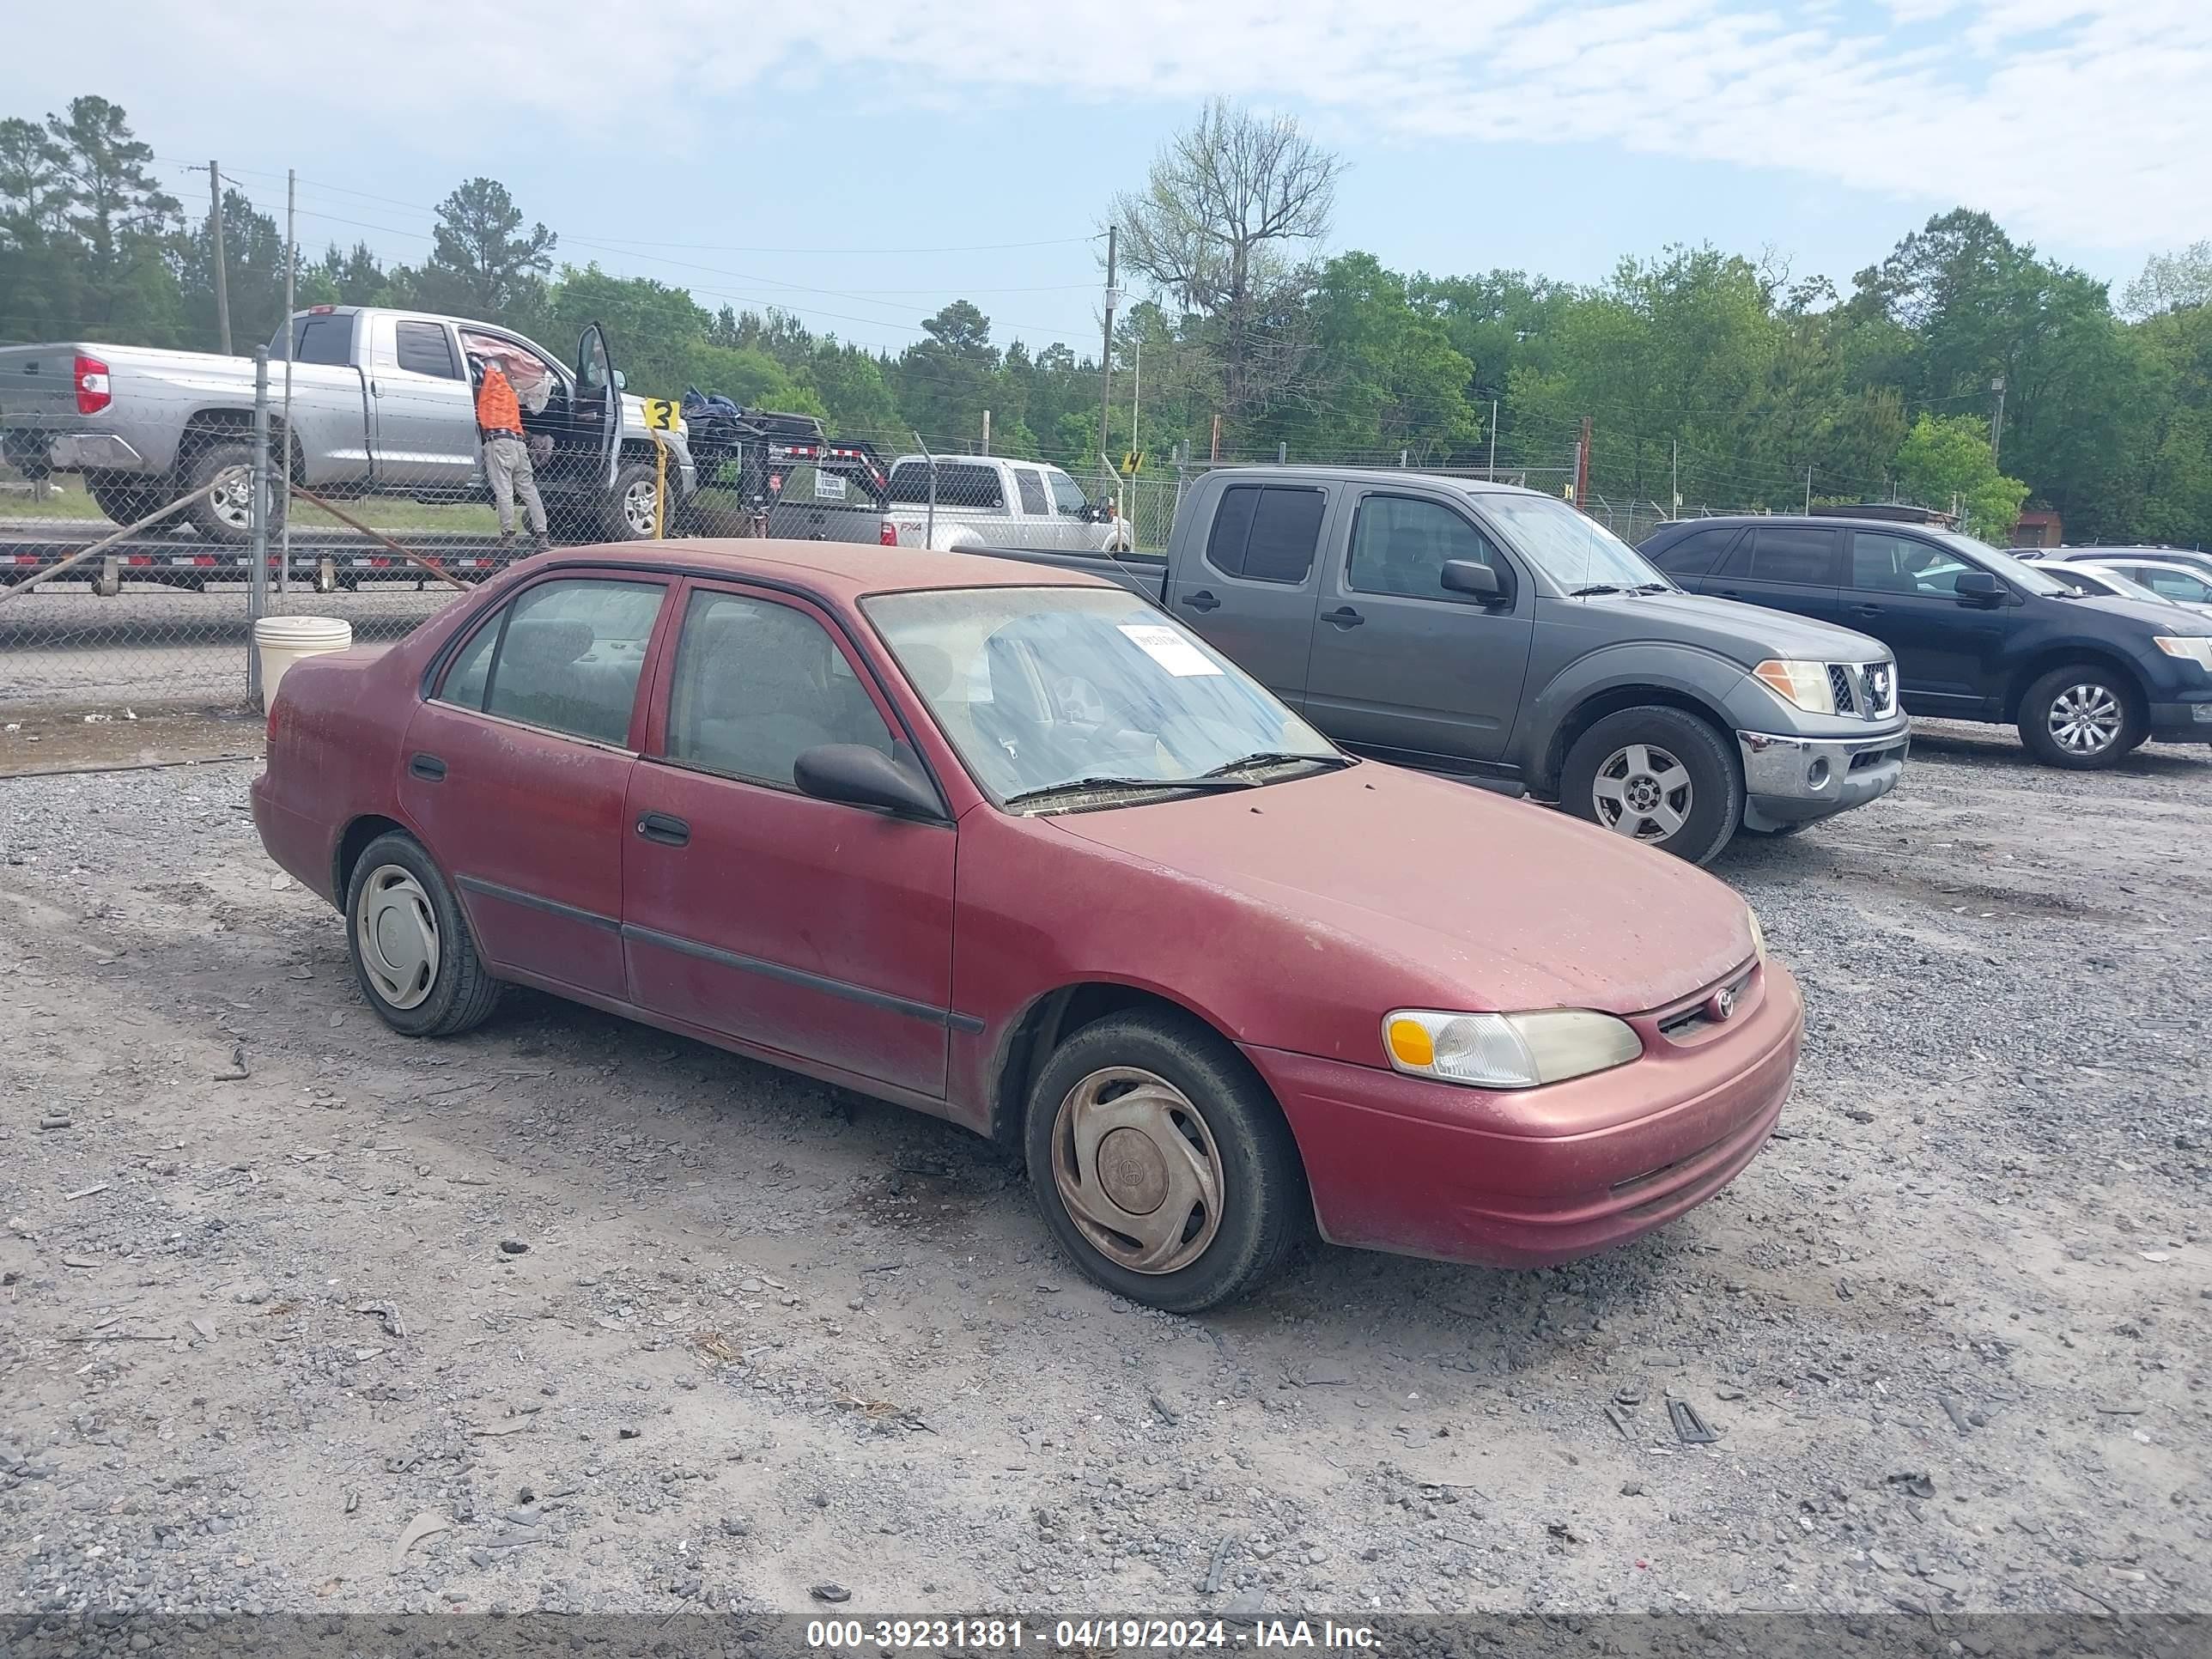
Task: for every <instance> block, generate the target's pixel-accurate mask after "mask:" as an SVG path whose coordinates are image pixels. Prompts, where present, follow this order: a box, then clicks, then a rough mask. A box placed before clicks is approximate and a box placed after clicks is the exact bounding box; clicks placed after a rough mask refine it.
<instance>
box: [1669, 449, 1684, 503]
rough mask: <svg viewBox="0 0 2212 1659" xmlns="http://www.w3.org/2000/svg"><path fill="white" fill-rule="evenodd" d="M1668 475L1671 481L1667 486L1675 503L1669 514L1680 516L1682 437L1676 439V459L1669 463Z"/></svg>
mask: <svg viewBox="0 0 2212 1659" xmlns="http://www.w3.org/2000/svg"><path fill="white" fill-rule="evenodd" d="M1668 478H1669V479H1670V481H1671V482H1669V483H1668V486H1667V493H1668V495H1671V496H1673V497H1674V502H1673V504H1672V505H1671V506H1670V507H1668V517H1670V518H1680V517H1681V515H1682V441H1681V440H1680V438H1677V439H1675V440H1674V459H1673V460H1672V461H1671V462H1670V463H1668Z"/></svg>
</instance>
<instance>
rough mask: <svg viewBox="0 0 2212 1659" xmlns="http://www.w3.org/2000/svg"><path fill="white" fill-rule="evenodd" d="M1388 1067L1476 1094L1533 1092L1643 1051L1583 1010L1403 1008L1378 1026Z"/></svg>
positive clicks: (1624, 1027) (1623, 1028)
mask: <svg viewBox="0 0 2212 1659" xmlns="http://www.w3.org/2000/svg"><path fill="white" fill-rule="evenodd" d="M1383 1052H1384V1053H1385V1054H1389V1057H1390V1064H1391V1066H1392V1067H1393V1068H1394V1069H1395V1070H1397V1071H1401V1072H1405V1073H1409V1074H1411V1075H1413V1076H1414V1077H1432V1078H1437V1079H1442V1080H1443V1081H1444V1082H1446V1083H1464V1084H1468V1085H1471V1086H1472V1087H1474V1088H1477V1089H1534V1088H1536V1087H1538V1086H1540V1085H1543V1084H1547V1083H1559V1082H1564V1081H1565V1079H1568V1078H1571V1077H1583V1076H1585V1075H1587V1074H1588V1073H1591V1072H1603V1071H1609V1070H1611V1069H1612V1068H1613V1066H1626V1064H1627V1063H1628V1062H1629V1061H1630V1060H1634V1059H1636V1058H1637V1057H1638V1056H1639V1055H1640V1054H1643V1052H1644V1042H1643V1039H1642V1038H1640V1037H1638V1036H1637V1035H1636V1032H1635V1030H1633V1029H1632V1027H1630V1026H1629V1025H1628V1024H1627V1023H1626V1021H1623V1020H1618V1019H1615V1018H1613V1016H1612V1015H1611V1014H1601V1013H1596V1012H1592V1011H1591V1010H1589V1009H1586V1008H1555V1009H1549V1010H1547V1011H1545V1012H1541V1013H1533V1014H1452V1013H1441V1012H1437V1011H1436V1010H1434V1009H1429V1008H1401V1009H1399V1010H1398V1011H1397V1012H1395V1013H1392V1014H1390V1015H1388V1016H1387V1017H1385V1018H1384V1019H1383Z"/></svg>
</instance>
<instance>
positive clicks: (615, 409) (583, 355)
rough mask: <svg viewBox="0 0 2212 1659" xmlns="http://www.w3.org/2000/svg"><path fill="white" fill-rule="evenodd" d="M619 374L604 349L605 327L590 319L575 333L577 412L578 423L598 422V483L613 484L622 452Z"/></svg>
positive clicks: (621, 411)
mask: <svg viewBox="0 0 2212 1659" xmlns="http://www.w3.org/2000/svg"><path fill="white" fill-rule="evenodd" d="M622 404H623V400H622V376H621V375H619V374H617V373H616V372H615V366H614V360H613V359H612V358H611V356H608V353H607V336H606V331H605V329H603V328H601V327H600V326H599V324H597V323H593V324H592V325H590V326H589V327H587V328H586V329H585V331H583V332H582V333H581V334H580V335H579V336H577V337H576V416H577V423H578V425H579V426H585V425H587V424H588V422H590V421H591V420H592V418H593V417H596V418H597V419H598V421H599V487H600V488H601V489H613V488H614V487H615V465H616V461H617V458H618V457H619V456H620V455H621V453H622V419H623V407H622Z"/></svg>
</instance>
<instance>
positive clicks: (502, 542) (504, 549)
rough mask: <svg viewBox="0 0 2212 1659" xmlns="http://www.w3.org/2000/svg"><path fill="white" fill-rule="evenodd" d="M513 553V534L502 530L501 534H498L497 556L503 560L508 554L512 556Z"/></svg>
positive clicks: (510, 531)
mask: <svg viewBox="0 0 2212 1659" xmlns="http://www.w3.org/2000/svg"><path fill="white" fill-rule="evenodd" d="M513 551H514V532H513V531H512V530H502V531H501V532H499V556H500V557H501V558H502V559H504V558H506V557H507V556H509V555H510V554H512V553H513Z"/></svg>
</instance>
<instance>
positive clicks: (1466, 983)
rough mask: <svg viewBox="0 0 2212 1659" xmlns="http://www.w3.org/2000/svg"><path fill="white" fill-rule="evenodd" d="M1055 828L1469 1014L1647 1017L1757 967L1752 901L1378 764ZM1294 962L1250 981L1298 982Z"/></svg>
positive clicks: (1546, 818) (1551, 815)
mask: <svg viewBox="0 0 2212 1659" xmlns="http://www.w3.org/2000/svg"><path fill="white" fill-rule="evenodd" d="M1045 821H1046V822H1048V823H1051V824H1053V825H1054V826H1055V827H1056V828H1058V829H1060V830H1062V831H1064V832H1065V833H1066V834H1068V835H1070V836H1075V837H1077V838H1079V839H1080V840H1082V841H1085V842H1091V843H1092V844H1093V845H1095V846H1097V847H1101V848H1110V849H1111V850H1113V851H1114V852H1116V853H1119V854H1126V855H1127V857H1129V858H1130V859H1132V860H1136V861H1137V862H1139V863H1141V864H1144V865H1148V866H1154V867H1157V868H1160V869H1163V870H1165V871H1168V872H1173V873H1174V874H1176V875H1178V876H1181V877H1182V878H1184V879H1186V880H1188V881H1194V882H1199V883H1203V884H1205V885H1206V886H1207V887H1210V888H1213V889H1216V890H1225V891H1228V892H1231V893H1234V894H1237V895H1238V896H1241V897H1243V898H1244V899H1246V900H1248V901H1249V902H1252V903H1254V904H1255V905H1257V906H1261V907H1264V908H1267V910H1270V911H1273V912H1274V913H1275V914H1276V915H1278V916H1279V917H1280V919H1281V920H1282V921H1283V923H1284V924H1285V932H1284V933H1283V934H1282V935H1281V936H1279V938H1278V939H1275V940H1272V941H1271V940H1267V939H1266V936H1265V935H1264V933H1263V935H1262V936H1261V940H1259V941H1255V943H1272V944H1276V945H1285V941H1289V940H1297V941H1300V942H1303V943H1304V945H1307V946H1308V947H1310V948H1311V949H1315V950H1321V951H1327V950H1328V948H1329V947H1330V945H1332V944H1334V945H1335V946H1336V947H1338V948H1344V949H1351V950H1356V951H1364V952H1366V953H1367V954H1368V955H1369V957H1370V959H1374V960H1380V961H1383V962H1386V963H1392V962H1395V963H1396V964H1398V965H1400V966H1401V967H1402V968H1403V969H1404V970H1405V971H1404V979H1405V982H1406V985H1407V997H1408V999H1409V1000H1410V999H1411V998H1413V997H1414V996H1417V995H1426V996H1429V997H1431V998H1433V999H1434V1000H1436V1001H1437V1002H1438V1003H1441V1004H1442V1005H1443V1006H1447V1007H1450V1006H1458V1007H1461V1008H1463V1009H1466V1010H1468V1011H1469V1012H1483V1011H1486V1010H1508V1011H1510V1010H1524V1009H1533V1008H1555V1007H1571V1008H1597V1009H1601V1010H1603V1011H1605V1012H1608V1013H1615V1014H1630V1013H1641V1012H1645V1011H1647V1010H1650V1009H1653V1008H1657V1007H1662V1006H1665V1005H1667V1004H1668V1003H1671V1002H1674V1001H1677V1000H1680V999H1681V998H1683V997H1686V996H1688V995H1690V994H1692V993H1693V992H1696V991H1699V990H1702V989H1704V988H1705V987H1707V986H1709V985H1711V984H1712V983H1713V982H1714V981H1717V980H1719V979H1721V978H1723V977H1724V976H1725V975H1727V974H1729V972H1730V970H1732V969H1735V968H1737V967H1740V966H1741V965H1742V964H1743V963H1745V962H1746V961H1747V960H1748V959H1749V958H1750V956H1751V954H1752V943H1751V933H1750V925H1749V922H1748V921H1747V913H1746V910H1745V908H1744V904H1743V901H1742V900H1741V899H1740V898H1738V897H1737V896H1735V894H1734V893H1733V892H1731V891H1729V889H1728V888H1726V887H1724V886H1723V885H1722V884H1720V883H1719V882H1717V881H1716V880H1714V879H1713V878H1711V876H1708V875H1707V874H1705V872H1704V871H1702V870H1699V869H1698V868H1696V867H1695V866H1692V865H1689V864H1686V863H1684V862H1683V861H1682V860H1680V859H1676V858H1674V857H1671V856H1669V855H1668V854H1664V853H1659V852H1655V851H1653V850H1652V849H1651V848H1648V847H1639V846H1638V845H1637V844H1635V843H1634V842H1631V841H1628V840H1626V839H1625V838H1624V837H1622V836H1615V835H1612V834H1609V833H1608V832H1607V831H1605V830H1602V829H1597V828H1596V827H1595V826H1594V825H1591V824H1587V823H1582V822H1581V821H1579V820H1577V819H1574V818H1571V817H1566V816H1565V814H1563V813H1559V812H1556V811H1552V810H1551V809H1550V808H1548V807H1541V806H1537V805H1533V804H1532V803H1529V802H1527V801H1522V800H1514V799H1508V798H1507V797H1505V796H1504V795H1500V794H1496V793H1492V792H1490V791H1488V790H1485V789H1481V788H1478V787H1474V786H1472V785H1469V784H1463V783H1455V782H1453V781H1449V780H1448V779H1443V778H1437V777H1431V776H1429V775H1425V774H1422V773H1417V772H1407V771H1402V770H1400V769H1397V768H1395V767H1391V766H1384V765H1381V764H1378V763H1372V762H1369V763H1361V764H1359V765H1356V766H1349V767H1346V768H1344V769H1341V770H1339V771H1335V772H1328V773H1321V774H1316V775H1312V776H1310V777H1304V778H1293V779H1291V780H1288V781H1283V782H1280V783H1274V784H1270V785H1267V786H1265V787H1260V788H1255V789H1251V790H1237V791H1231V792H1225V793H1221V794H1218V795H1204V796H1194V797H1183V798H1181V799H1175V800H1170V801H1162V802H1158V803H1155V804H1152V805H1143V806H1128V807H1115V808H1109V809H1107V810H1104V811H1093V812H1079V813H1066V814H1062V815H1060V816H1059V817H1053V818H1049V819H1047V820H1045ZM1232 948H1233V947H1232ZM1287 948H1295V947H1294V946H1290V947H1287ZM1287 948H1286V949H1285V954H1284V955H1283V956H1282V957H1280V958H1279V959H1278V960H1276V961H1273V962H1255V963H1254V964H1253V968H1254V970H1255V972H1262V973H1274V972H1284V971H1295V970H1296V969H1297V968H1298V967H1299V966H1300V963H1298V962H1297V961H1296V960H1294V959H1292V958H1291V957H1289V955H1288V954H1287ZM1316 965H1317V966H1320V967H1321V971H1322V972H1327V971H1328V968H1327V967H1326V966H1325V965H1323V964H1322V963H1316ZM1448 999H1450V1000H1448Z"/></svg>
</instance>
